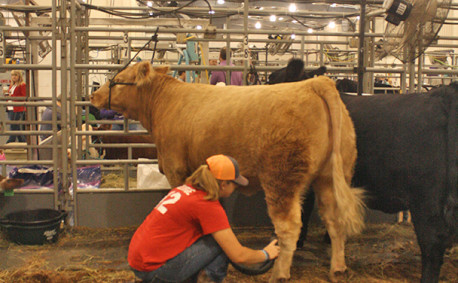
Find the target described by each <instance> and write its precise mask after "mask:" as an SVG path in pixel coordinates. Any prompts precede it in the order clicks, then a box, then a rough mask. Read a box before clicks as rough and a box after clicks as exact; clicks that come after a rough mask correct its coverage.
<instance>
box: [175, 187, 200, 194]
mask: <svg viewBox="0 0 458 283" xmlns="http://www.w3.org/2000/svg"><path fill="white" fill-rule="evenodd" d="M177 190H180V191H182V192H183V193H185V194H186V195H187V196H189V195H190V194H191V193H193V192H195V191H196V190H195V189H193V188H191V187H188V186H186V185H183V186H179V187H178V188H177Z"/></svg>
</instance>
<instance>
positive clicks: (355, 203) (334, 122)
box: [309, 77, 365, 235]
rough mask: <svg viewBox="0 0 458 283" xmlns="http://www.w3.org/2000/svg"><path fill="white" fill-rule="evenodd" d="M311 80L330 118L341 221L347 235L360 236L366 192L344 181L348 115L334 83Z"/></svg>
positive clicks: (320, 79)
mask: <svg viewBox="0 0 458 283" xmlns="http://www.w3.org/2000/svg"><path fill="white" fill-rule="evenodd" d="M309 81H310V82H311V84H312V88H313V89H314V91H315V92H316V93H317V94H318V95H319V96H320V97H321V98H322V99H323V100H324V101H325V102H326V104H327V106H328V108H329V113H330V116H331V117H330V118H331V127H332V155H331V162H332V180H333V189H334V195H335V198H336V202H337V210H338V215H339V221H340V224H341V225H342V226H343V227H344V229H345V231H346V234H347V235H352V234H357V233H359V232H361V230H362V229H363V228H364V212H365V205H364V202H363V200H362V199H363V190H361V189H355V188H350V185H349V184H348V183H347V182H346V180H345V174H344V169H343V166H344V163H343V159H342V153H341V144H342V130H343V129H342V123H343V122H344V121H343V115H344V114H346V113H348V112H347V111H346V109H345V106H344V105H343V102H342V101H341V99H340V95H339V92H338V91H337V89H336V87H335V83H334V81H332V80H331V79H329V78H327V77H318V78H316V79H314V80H313V82H312V80H309ZM347 115H348V114H347ZM352 128H353V127H352ZM354 146H356V145H354ZM349 164H352V162H349ZM352 165H353V164H352Z"/></svg>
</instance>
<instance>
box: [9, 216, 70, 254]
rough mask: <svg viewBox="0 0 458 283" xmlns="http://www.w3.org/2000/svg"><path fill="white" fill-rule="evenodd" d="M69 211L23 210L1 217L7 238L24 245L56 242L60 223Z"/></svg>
mask: <svg viewBox="0 0 458 283" xmlns="http://www.w3.org/2000/svg"><path fill="white" fill-rule="evenodd" d="M66 216H67V212H65V211H59V210H54V209H34V210H22V211H17V212H12V213H9V214H7V215H6V216H5V217H4V218H1V219H0V226H1V227H2V228H3V229H2V230H4V231H5V233H6V236H7V238H8V239H9V240H10V241H12V242H15V243H18V244H24V245H42V244H44V243H55V242H56V241H57V240H58V238H59V234H60V230H61V229H60V224H61V223H62V220H64V219H65V217H66Z"/></svg>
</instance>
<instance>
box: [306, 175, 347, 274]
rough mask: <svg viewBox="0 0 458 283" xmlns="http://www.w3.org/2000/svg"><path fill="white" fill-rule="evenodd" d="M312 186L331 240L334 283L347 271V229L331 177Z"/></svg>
mask: <svg viewBox="0 0 458 283" xmlns="http://www.w3.org/2000/svg"><path fill="white" fill-rule="evenodd" d="M312 186H313V189H314V191H315V195H316V198H317V200H318V201H317V202H318V211H319V213H320V216H321V219H322V220H323V222H324V224H325V225H326V229H327V230H328V234H329V236H330V238H331V251H332V255H331V270H330V273H329V276H330V279H331V281H333V282H334V281H336V280H337V276H338V275H341V274H343V273H344V272H345V271H346V269H347V266H346V264H345V240H346V235H345V229H344V227H343V225H342V224H341V222H340V221H339V215H338V212H337V203H336V199H335V195H334V193H333V188H332V179H331V177H318V178H317V179H316V180H315V182H314V183H313V184H312Z"/></svg>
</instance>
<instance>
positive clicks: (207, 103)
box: [91, 62, 364, 282]
mask: <svg viewBox="0 0 458 283" xmlns="http://www.w3.org/2000/svg"><path fill="white" fill-rule="evenodd" d="M167 72H168V68H167V67H165V68H156V69H153V68H152V66H151V64H150V63H149V62H141V63H138V64H136V65H133V66H130V67H128V68H126V69H125V70H123V71H122V72H120V73H119V74H118V75H117V76H115V78H114V80H113V82H112V84H111V89H110V83H109V82H107V83H106V84H105V85H104V86H102V87H101V88H100V89H99V90H97V91H96V92H94V93H93V94H92V95H91V102H92V104H93V105H94V106H96V107H98V108H109V106H110V108H111V109H113V110H116V111H118V112H121V113H122V114H123V115H124V116H125V117H128V118H131V119H135V120H138V121H140V122H141V124H142V125H143V126H144V127H145V128H146V129H147V130H148V131H149V132H150V133H151V134H152V137H153V139H154V141H155V142H156V146H157V151H158V160H159V166H160V169H161V171H162V172H164V174H165V175H166V176H167V179H168V181H169V182H170V184H171V185H172V186H173V187H175V186H178V185H181V184H182V183H183V182H184V180H185V178H186V177H187V176H188V175H190V174H191V173H192V172H193V171H194V170H195V169H196V168H197V167H198V166H199V165H201V164H204V163H205V159H206V158H207V157H209V156H211V155H213V154H227V155H229V156H233V157H234V158H235V159H236V160H237V161H238V162H239V164H240V169H241V174H243V175H244V176H247V177H248V178H249V179H250V183H251V184H253V185H254V186H255V187H256V188H257V189H261V188H262V189H263V190H264V192H265V196H266V202H267V207H268V212H269V216H270V218H271V219H272V223H273V225H274V227H275V233H276V234H277V236H278V239H279V245H280V255H279V257H278V259H277V261H276V262H275V265H274V269H273V273H272V277H271V282H278V281H281V279H288V278H289V277H290V267H291V263H292V258H293V253H294V251H295V249H296V241H297V240H298V237H299V231H300V228H301V217H300V214H301V211H300V210H301V202H302V197H303V195H304V193H305V192H306V191H307V190H308V188H309V187H310V186H312V187H313V190H314V191H315V193H316V195H317V197H318V203H319V212H320V215H321V217H322V219H323V221H324V223H325V224H326V227H327V230H328V231H329V235H330V237H331V241H332V257H331V270H330V277H331V279H332V280H335V279H336V277H335V275H336V274H338V273H341V272H344V271H345V270H346V265H345V257H344V247H345V239H346V236H348V235H350V234H354V233H358V232H360V231H361V229H362V228H363V226H364V223H363V211H364V205H363V203H362V201H361V191H360V190H357V189H351V188H350V186H349V182H350V180H351V177H352V174H353V166H354V162H355V159H356V146H355V132H354V128H353V124H352V122H351V120H350V117H349V115H348V112H347V110H346V108H345V106H344V104H343V103H342V101H341V100H340V98H339V93H338V92H337V90H336V88H335V84H334V82H333V81H332V80H330V79H329V78H326V77H318V78H314V79H310V80H307V81H302V82H296V83H284V84H278V85H272V86H248V87H240V86H228V87H218V86H212V85H204V84H189V83H183V82H180V81H178V80H176V79H174V78H172V77H170V76H168V75H166V73H167ZM256 188H255V189H256Z"/></svg>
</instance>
